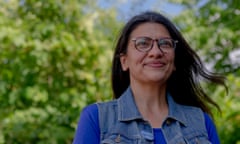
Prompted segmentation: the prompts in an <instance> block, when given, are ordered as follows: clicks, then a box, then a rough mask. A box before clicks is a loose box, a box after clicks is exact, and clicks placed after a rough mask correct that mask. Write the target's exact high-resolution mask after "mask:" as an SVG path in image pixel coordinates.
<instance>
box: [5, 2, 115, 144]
mask: <svg viewBox="0 0 240 144" xmlns="http://www.w3.org/2000/svg"><path fill="white" fill-rule="evenodd" d="M90 4H91V9H90V8H88V7H90ZM92 4H93V3H91V1H81V2H80V1H65V0H61V1H58V0H43V1H38V0H24V1H23V0H22V1H18V0H11V1H0V5H1V7H0V19H1V21H0V42H1V44H0V51H1V52H0V68H1V70H0V103H1V104H0V113H1V115H0V143H7V144H14V143H16V144H17V143H25V144H28V143H29V144H30V143H39V144H41V143H44V144H46V143H51V144H54V143H71V142H72V138H73V136H74V132H75V128H76V125H77V120H78V118H79V114H80V111H81V109H82V108H83V107H84V106H86V105H87V104H90V103H93V102H95V101H103V100H105V99H109V98H110V97H111V90H110V83H109V81H110V62H111V56H112V44H111V43H112V41H113V37H112V34H114V33H115V32H114V27H115V26H117V25H118V24H117V23H116V22H115V14H114V12H113V11H110V10H109V11H108V12H107V11H101V10H99V11H95V7H94V5H92ZM85 8H87V9H85ZM105 17H108V19H105ZM105 26H106V27H105ZM103 27H105V28H103ZM106 88H107V89H106Z"/></svg>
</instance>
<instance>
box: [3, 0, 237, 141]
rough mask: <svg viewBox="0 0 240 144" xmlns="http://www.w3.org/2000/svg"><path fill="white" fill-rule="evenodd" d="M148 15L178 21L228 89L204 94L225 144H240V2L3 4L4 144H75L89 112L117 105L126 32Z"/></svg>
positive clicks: (21, 0)
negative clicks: (115, 60) (115, 77)
mask: <svg viewBox="0 0 240 144" xmlns="http://www.w3.org/2000/svg"><path fill="white" fill-rule="evenodd" d="M145 10H155V11H158V12H161V13H163V14H164V15H165V16H167V17H168V18H169V19H171V20H172V21H174V23H175V24H176V25H177V27H178V28H179V30H180V31H181V32H182V33H183V35H184V37H185V38H186V39H187V41H188V42H189V43H190V44H191V46H192V48H193V49H194V50H196V51H197V53H198V54H199V55H200V56H201V58H202V60H203V61H204V63H205V64H206V66H207V68H208V69H209V70H210V71H213V72H219V73H222V74H224V75H225V76H226V78H227V85H228V86H229V93H228V94H227V93H226V92H225V90H224V88H223V87H219V86H215V85H209V84H208V83H207V82H203V83H202V86H203V87H204V88H205V89H206V91H207V93H208V94H209V95H210V96H211V97H212V99H214V100H215V101H216V102H217V103H218V104H219V106H220V107H221V110H222V112H221V113H220V112H218V111H217V110H216V109H214V108H213V111H214V116H215V117H214V120H215V122H216V125H217V129H218V132H219V135H220V138H221V142H222V143H223V144H240V123H239V122H240V40H239V37H240V26H239V24H240V1H239V0H191V1H189V0H161V1H158V0H146V1H140V0H131V1H128V0H0V144H32V143H34V144H70V143H72V139H73V137H74V133H75V129H76V126H77V122H78V119H79V116H80V112H81V110H82V108H83V107H85V106H86V105H88V104H91V103H94V102H97V101H106V100H110V99H112V91H111V83H110V71H111V59H112V53H113V48H114V45H115V42H116V38H117V35H118V32H119V31H120V29H121V27H122V26H123V24H124V23H125V22H126V21H127V20H128V19H129V18H130V17H131V16H133V15H135V14H137V13H140V12H142V11H145Z"/></svg>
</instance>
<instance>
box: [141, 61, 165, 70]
mask: <svg viewBox="0 0 240 144" xmlns="http://www.w3.org/2000/svg"><path fill="white" fill-rule="evenodd" d="M145 65H146V66H148V67H152V68H161V67H163V66H165V65H166V63H164V62H161V61H152V62H147V63H146V64H145Z"/></svg>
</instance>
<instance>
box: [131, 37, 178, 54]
mask: <svg viewBox="0 0 240 144" xmlns="http://www.w3.org/2000/svg"><path fill="white" fill-rule="evenodd" d="M139 38H148V39H151V43H152V44H151V46H150V47H149V48H147V50H141V49H139V48H137V44H136V41H137V39H139ZM164 39H168V40H171V41H172V44H173V47H172V49H173V50H175V49H176V46H177V43H178V40H174V39H172V38H168V37H167V38H159V39H153V38H151V37H146V36H143V37H136V38H133V39H131V40H132V41H134V47H135V48H136V49H137V50H138V51H140V52H149V51H150V50H151V49H152V48H153V45H154V41H156V42H157V46H158V48H159V49H160V51H161V52H163V53H167V52H168V51H166V49H165V51H164V50H163V49H162V48H161V45H159V41H160V40H164Z"/></svg>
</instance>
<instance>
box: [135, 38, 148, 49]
mask: <svg viewBox="0 0 240 144" xmlns="http://www.w3.org/2000/svg"><path fill="white" fill-rule="evenodd" d="M151 41H152V40H151V39H149V38H138V39H136V43H135V44H136V47H138V48H140V49H142V48H148V47H149V46H151Z"/></svg>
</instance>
